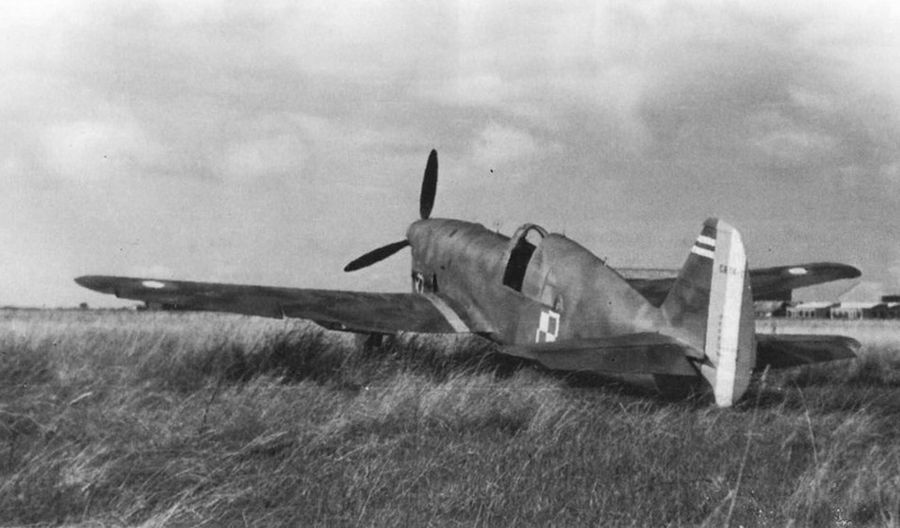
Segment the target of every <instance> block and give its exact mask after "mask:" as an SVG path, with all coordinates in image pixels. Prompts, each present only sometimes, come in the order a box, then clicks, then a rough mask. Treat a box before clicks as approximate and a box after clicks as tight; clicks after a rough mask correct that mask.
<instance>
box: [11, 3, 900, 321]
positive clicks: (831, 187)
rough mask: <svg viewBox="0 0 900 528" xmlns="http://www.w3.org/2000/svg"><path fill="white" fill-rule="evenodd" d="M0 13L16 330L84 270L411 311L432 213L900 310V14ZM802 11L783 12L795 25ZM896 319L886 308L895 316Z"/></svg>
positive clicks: (662, 7)
mask: <svg viewBox="0 0 900 528" xmlns="http://www.w3.org/2000/svg"><path fill="white" fill-rule="evenodd" d="M250 4H251V3H249V2H237V1H224V0H197V1H183V0H159V1H146V0H134V1H129V2H119V1H113V0H97V1H93V0H92V1H64V0H59V1H33V2H11V1H10V2H0V79H2V81H0V82H2V90H0V117H2V125H0V185H2V192H0V247H2V248H3V252H2V258H0V305H20V306H73V305H77V304H78V303H80V302H87V303H89V304H90V305H92V306H104V305H116V304H117V303H121V301H117V300H116V299H114V298H111V297H108V296H103V295H100V294H97V293H94V292H90V291H88V290H85V289H83V288H80V287H79V286H77V285H76V284H75V283H74V282H73V281H72V279H73V278H74V277H76V276H79V275H84V274H107V275H129V276H142V277H153V278H169V279H177V278H180V279H189V280H209V281H218V282H236V283H248V284H268V285H280V286H295V287H316V288H336V289H354V290H370V291H408V290H409V288H410V285H409V253H408V251H404V252H402V253H400V254H399V255H398V256H394V257H392V258H391V259H389V260H387V261H384V262H382V263H379V264H376V265H375V266H372V267H370V268H366V269H365V270H361V271H358V272H355V273H352V274H347V273H344V272H343V271H342V268H343V266H344V265H345V264H346V263H347V262H349V261H350V260H352V259H354V258H355V257H357V256H359V255H360V254H362V253H364V252H366V251H368V250H370V249H373V248H375V247H378V246H380V245H383V244H386V243H389V242H393V241H396V240H400V239H402V238H403V236H404V233H405V230H406V226H407V225H408V224H409V223H410V222H411V221H413V220H415V219H417V217H418V194H419V188H420V185H421V178H422V172H423V170H424V167H425V161H426V159H427V156H428V152H429V151H430V150H431V149H432V148H436V149H437V150H438V152H439V156H440V176H439V183H438V192H437V201H436V205H435V208H434V212H433V214H432V216H433V217H451V218H461V219H466V220H470V221H474V222H479V223H482V224H484V225H485V226H488V227H490V228H492V229H499V230H500V231H501V232H504V233H507V234H509V233H511V232H512V231H514V230H515V228H516V227H517V226H518V225H520V224H522V223H524V222H535V223H538V224H540V225H542V226H544V227H545V228H547V229H548V230H550V231H554V232H561V233H565V234H566V235H567V236H569V237H570V238H572V239H574V240H576V241H579V242H580V243H582V244H583V245H584V246H585V247H587V248H589V249H590V250H592V251H594V252H595V253H596V254H597V255H599V256H601V257H603V258H607V259H608V262H609V263H610V264H611V265H613V266H614V267H615V266H648V267H670V268H678V267H680V266H681V264H682V263H683V261H684V259H685V258H686V256H687V254H688V251H689V249H690V246H691V243H692V241H693V239H694V238H695V237H696V235H697V233H698V232H699V229H700V227H701V224H702V222H703V220H704V219H705V218H707V217H708V216H717V217H720V218H722V219H725V220H727V221H728V222H729V223H731V224H733V225H734V226H736V227H737V228H738V229H739V230H740V231H741V233H742V235H743V238H744V242H745V244H746V246H747V251H748V258H749V262H750V265H751V266H753V267H757V266H771V265H779V264H792V263H799V262H811V261H837V262H844V263H848V264H852V265H856V266H858V267H859V268H860V269H861V270H862V271H863V284H862V285H861V287H862V288H863V289H865V291H869V292H871V294H872V295H873V296H875V295H878V294H880V293H898V292H900V244H898V241H900V221H898V220H900V219H898V210H900V7H898V6H900V4H897V3H896V2H892V1H889V0H886V1H881V2H864V1H863V2H861V1H843V2H824V1H821V2H790V3H788V2H777V1H770V2H767V1H752V2H751V1H746V2H741V1H734V2H731V1H730V2H724V1H721V2H719V1H690V0H687V1H647V2H641V1H622V2H616V1H611V2H596V1H593V0H591V1H564V2H550V1H544V0H541V1H534V2H529V1H525V2H480V1H479V2H474V1H456V2H454V1H449V2H434V3H428V2H399V1H389V2H388V1H377V0H373V1H347V2H326V1H310V2H299V3H298V2H289V1H284V2H280V1H264V2H257V3H253V4H255V5H252V6H251V5H250ZM788 4H790V5H788ZM873 300H874V299H873Z"/></svg>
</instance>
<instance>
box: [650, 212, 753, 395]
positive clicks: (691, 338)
mask: <svg viewBox="0 0 900 528" xmlns="http://www.w3.org/2000/svg"><path fill="white" fill-rule="evenodd" d="M661 309H662V311H663V314H664V316H665V318H666V319H667V320H668V323H669V325H670V326H671V328H672V334H673V335H675V336H677V337H679V338H681V339H683V340H685V341H687V342H688V343H689V344H691V345H692V346H693V347H695V348H696V349H697V350H700V351H702V352H703V357H698V358H695V359H696V360H698V362H699V365H700V372H701V374H702V375H703V377H704V378H706V380H707V381H708V382H709V384H710V385H711V386H712V388H713V394H714V395H715V399H716V404H717V405H719V406H720V407H729V406H731V405H732V404H734V402H736V401H737V400H738V399H739V398H740V397H741V396H742V395H743V394H744V392H745V391H746V390H747V387H748V386H749V384H750V375H751V373H752V371H753V367H754V366H755V364H756V343H755V341H754V339H755V322H754V317H753V294H752V291H751V287H750V275H749V271H748V268H747V256H746V251H745V249H744V244H743V241H742V240H741V235H740V233H739V232H738V231H737V230H736V229H735V228H734V227H732V226H731V225H729V224H728V223H726V222H723V221H721V220H717V219H715V218H709V219H707V220H706V221H705V222H704V223H703V229H702V231H701V232H700V235H699V236H698V237H697V240H696V241H695V242H694V246H693V247H692V248H691V253H690V254H689V255H688V258H687V261H686V262H685V264H684V266H683V267H682V269H681V271H680V272H679V274H678V278H677V279H676V281H675V283H674V284H673V285H672V289H671V290H669V293H668V295H667V296H666V300H665V301H663V304H662V306H661Z"/></svg>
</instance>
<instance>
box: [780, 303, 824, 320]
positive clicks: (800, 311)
mask: <svg viewBox="0 0 900 528" xmlns="http://www.w3.org/2000/svg"><path fill="white" fill-rule="evenodd" d="M836 304H837V303H833V302H827V301H825V302H800V303H796V304H794V305H792V306H788V307H787V310H786V312H787V316H788V317H790V318H793V319H827V318H828V317H829V315H830V314H831V307H832V306H835V305H836Z"/></svg>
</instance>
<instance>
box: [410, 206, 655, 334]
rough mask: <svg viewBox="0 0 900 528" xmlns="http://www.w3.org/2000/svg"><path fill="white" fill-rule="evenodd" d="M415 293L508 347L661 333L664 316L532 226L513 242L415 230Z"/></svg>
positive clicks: (441, 223) (426, 225) (464, 226)
mask: <svg viewBox="0 0 900 528" xmlns="http://www.w3.org/2000/svg"><path fill="white" fill-rule="evenodd" d="M407 239H408V240H409V242H410V245H411V246H412V278H413V289H414V290H415V291H417V292H419V293H424V294H432V295H437V296H439V297H440V298H441V299H443V300H444V301H445V302H447V304H448V305H449V306H450V307H451V308H452V309H453V310H454V311H456V312H457V313H459V314H460V315H461V317H462V318H463V319H464V320H465V321H466V322H467V323H468V324H469V325H471V326H472V327H474V328H476V329H479V330H481V333H483V334H484V335H487V336H488V337H490V338H492V339H494V340H496V341H498V342H502V343H534V342H542V341H557V340H564V339H578V338H590V337H607V336H612V335H618V334H629V333H636V332H647V331H655V329H658V328H660V326H661V325H662V324H663V321H662V316H661V314H660V312H659V310H658V309H657V308H655V307H653V306H652V305H650V304H649V303H648V302H647V300H646V299H645V298H644V297H643V296H642V295H641V294H640V293H638V292H637V291H636V290H634V289H633V288H631V286H629V285H628V283H627V282H626V281H625V280H624V279H623V278H622V277H621V276H620V275H619V274H618V273H616V271H615V270H613V269H612V268H610V267H608V266H607V265H606V264H605V263H604V262H603V261H602V260H601V259H599V258H598V257H597V256H595V255H594V254H593V253H591V252H590V251H588V250H587V249H585V248H584V247H583V246H581V245H580V244H578V243H576V242H574V241H572V240H570V239H568V238H566V237H565V236H563V235H560V234H554V233H547V232H546V231H544V230H543V229H541V228H540V227H538V226H535V225H532V224H526V225H524V226H522V227H521V228H520V229H519V230H518V231H517V232H516V234H515V235H513V237H512V238H510V237H507V236H504V235H502V234H499V233H496V232H494V231H491V230H489V229H486V228H485V227H484V226H482V225H481V224H476V223H471V222H463V221H459V220H449V219H439V218H436V219H428V220H420V221H417V222H415V223H413V224H412V225H411V226H410V227H409V230H408V232H407Z"/></svg>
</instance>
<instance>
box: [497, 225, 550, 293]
mask: <svg viewBox="0 0 900 528" xmlns="http://www.w3.org/2000/svg"><path fill="white" fill-rule="evenodd" d="M546 236H547V230H546V229H544V228H543V227H541V226H539V225H537V224H525V225H523V226H522V227H520V228H519V229H517V230H516V233H515V234H514V235H513V236H512V238H511V239H510V241H509V244H510V247H511V249H510V253H509V261H508V262H507V264H506V271H505V272H504V273H503V284H504V285H505V286H508V287H510V288H512V289H514V290H516V291H519V292H521V291H522V283H523V281H524V280H525V272H526V271H527V270H528V264H529V262H531V257H532V256H533V255H534V251H535V249H537V247H538V246H540V245H541V242H543V240H544V237H546Z"/></svg>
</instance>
